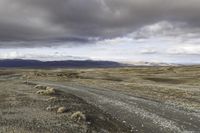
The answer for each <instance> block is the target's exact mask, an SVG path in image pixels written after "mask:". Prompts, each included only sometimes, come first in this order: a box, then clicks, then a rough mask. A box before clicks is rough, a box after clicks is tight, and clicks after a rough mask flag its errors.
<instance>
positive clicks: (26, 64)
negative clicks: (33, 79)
mask: <svg viewBox="0 0 200 133" xmlns="http://www.w3.org/2000/svg"><path fill="white" fill-rule="evenodd" d="M121 66H126V65H125V64H121V63H118V62H113V61H93V60H66V61H38V60H22V59H6V60H0V67H7V68H53V67H66V68H93V67H96V68H107V67H121Z"/></svg>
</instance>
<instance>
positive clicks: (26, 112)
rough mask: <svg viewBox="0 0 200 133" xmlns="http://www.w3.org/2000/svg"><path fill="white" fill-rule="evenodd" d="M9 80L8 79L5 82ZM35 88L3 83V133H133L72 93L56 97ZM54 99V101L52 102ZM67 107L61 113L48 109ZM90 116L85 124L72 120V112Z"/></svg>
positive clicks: (0, 118)
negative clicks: (45, 94) (38, 93)
mask: <svg viewBox="0 0 200 133" xmlns="http://www.w3.org/2000/svg"><path fill="white" fill-rule="evenodd" d="M6 78H7V80H5V79H6ZM36 91H37V89H35V88H34V85H28V84H26V83H24V82H22V81H21V80H17V78H16V79H13V77H3V78H1V80H0V133H86V132H88V133H90V132H92V133H95V132H102V133H104V132H105V133H106V132H113V133H115V132H119V133H121V132H129V131H130V129H129V128H128V127H126V126H125V125H124V124H123V123H120V122H118V121H117V120H115V119H113V118H112V117H111V116H110V115H109V114H106V113H104V112H103V111H102V110H100V109H99V108H97V107H95V106H93V105H91V104H88V103H87V102H86V101H85V100H83V99H81V98H79V97H77V96H75V95H73V94H71V93H64V92H62V91H57V93H56V94H55V95H51V96H42V95H37V94H36ZM51 97H54V99H53V100H49V99H50V98H51ZM57 106H58V107H62V106H64V107H66V108H67V112H66V113H63V114H58V113H56V111H48V110H47V107H57ZM76 111H81V112H83V113H84V114H85V115H86V120H85V121H83V122H75V121H73V120H72V119H71V115H72V113H74V112H76Z"/></svg>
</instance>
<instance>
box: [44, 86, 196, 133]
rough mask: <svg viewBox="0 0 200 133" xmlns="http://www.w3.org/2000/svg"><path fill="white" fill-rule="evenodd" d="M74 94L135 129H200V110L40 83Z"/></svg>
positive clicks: (186, 130)
mask: <svg viewBox="0 0 200 133" xmlns="http://www.w3.org/2000/svg"><path fill="white" fill-rule="evenodd" d="M40 84H45V85H50V86H54V87H56V88H59V89H60V90H62V91H64V92H67V93H72V94H75V95H76V96H78V97H81V98H83V99H84V100H86V101H87V102H89V103H91V104H93V105H95V106H98V107H99V108H101V109H102V110H104V111H105V112H108V113H109V114H110V115H112V116H113V117H114V118H116V119H118V120H120V121H121V122H123V123H126V124H127V126H130V127H131V128H132V129H133V131H134V132H152V133H155V132H183V131H185V132H190V131H196V132H198V131H199V130H200V127H199V125H200V113H199V112H196V113H194V112H188V111H185V110H183V109H180V108H177V107H175V106H172V105H168V104H163V103H160V102H155V101H149V100H145V99H142V98H137V97H134V96H133V95H131V94H126V93H121V92H117V91H113V90H102V89H96V88H86V87H81V86H76V87H71V86H67V85H62V84H61V83H57V84H52V83H41V82H40Z"/></svg>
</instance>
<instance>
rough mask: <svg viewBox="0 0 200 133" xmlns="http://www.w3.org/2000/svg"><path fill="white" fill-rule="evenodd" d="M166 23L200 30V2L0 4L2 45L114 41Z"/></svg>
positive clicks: (6, 0) (15, 0) (19, 0)
mask: <svg viewBox="0 0 200 133" xmlns="http://www.w3.org/2000/svg"><path fill="white" fill-rule="evenodd" d="M163 20H165V21H170V22H172V23H173V22H183V23H186V24H187V26H188V27H189V28H191V29H194V28H200V1H199V0H187V1H186V0H166V1H164V0H0V41H30V40H31V41H33V40H34V41H35V40H53V39H58V38H65V37H66V38H70V37H72V39H71V40H73V38H76V39H78V40H79V39H80V40H81V39H83V40H85V39H86V40H88V39H89V38H98V39H103V38H113V37H118V36H123V35H126V34H128V33H131V32H134V31H135V30H137V29H138V28H140V27H142V26H145V25H148V24H152V23H156V22H159V21H163ZM69 40H70V39H69ZM0 45H1V44H0Z"/></svg>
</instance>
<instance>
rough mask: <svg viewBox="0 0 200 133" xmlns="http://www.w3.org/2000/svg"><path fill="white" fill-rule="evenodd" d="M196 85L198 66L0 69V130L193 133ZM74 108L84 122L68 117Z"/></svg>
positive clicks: (197, 120) (198, 98)
mask: <svg viewBox="0 0 200 133" xmlns="http://www.w3.org/2000/svg"><path fill="white" fill-rule="evenodd" d="M38 84H39V85H45V86H49V87H53V88H55V89H56V90H57V93H58V94H56V95H53V97H55V98H56V100H55V101H49V100H48V99H49V98H51V97H52V96H42V95H38V94H36V91H38V89H36V88H34V86H35V85H38ZM199 86H200V67H177V68H168V67H158V68H154V67H153V68H151V67H144V68H119V69H118V68H117V69H84V70H79V69H75V70H66V69H55V70H35V69H30V70H29V69H21V70H15V69H13V70H12V71H10V70H7V71H5V70H3V71H2V74H1V73H0V133H7V132H8V133H13V132H14V133H36V132H37V133H54V132H55V133H57V132H72V133H73V132H74V133H79V132H83V133H90V132H92V133H95V132H96V133H128V132H139V133H143V132H144V133H165V132H166V133H177V132H181V133H182V132H186V133H188V132H189V133H190V132H194V133H198V132H200V128H199V125H200V87H199ZM49 106H50V107H55V106H65V107H67V108H68V109H69V110H68V112H66V113H64V114H57V113H56V112H55V111H48V110H47V107H49ZM76 111H81V112H83V113H84V114H85V115H86V116H87V119H86V121H85V122H82V123H76V122H74V121H73V120H72V119H71V115H72V113H74V112H76Z"/></svg>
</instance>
